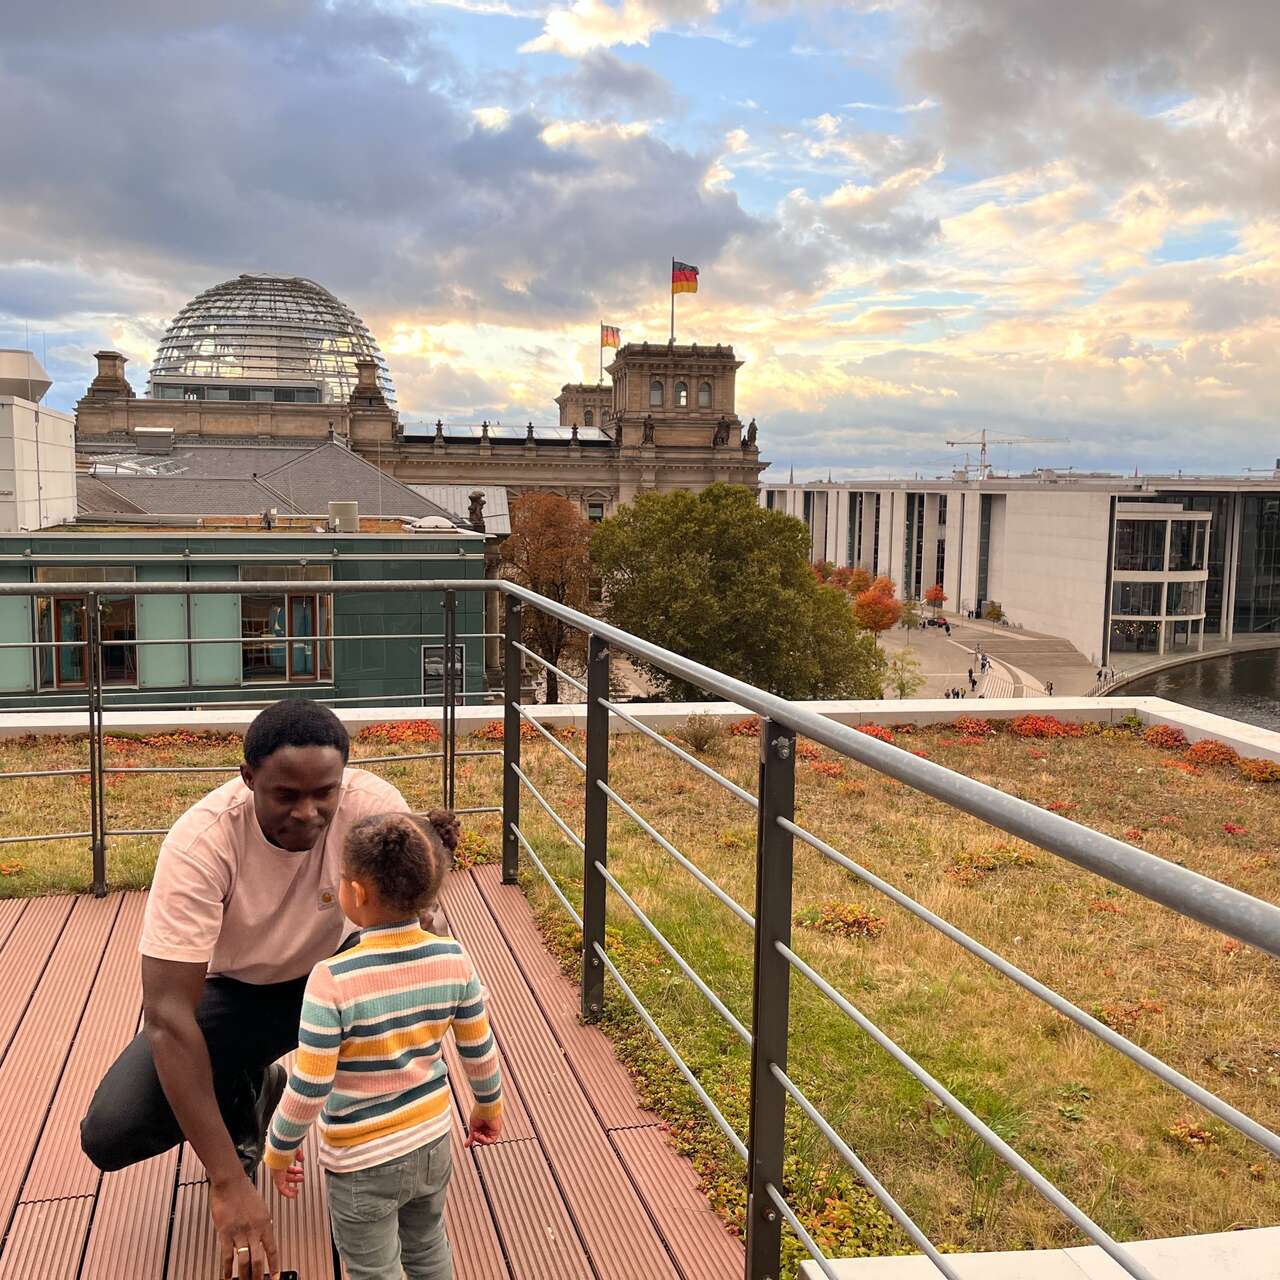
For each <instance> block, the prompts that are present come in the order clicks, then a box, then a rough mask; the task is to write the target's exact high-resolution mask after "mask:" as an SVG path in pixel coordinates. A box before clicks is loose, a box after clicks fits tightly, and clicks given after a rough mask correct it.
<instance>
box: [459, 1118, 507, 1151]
mask: <svg viewBox="0 0 1280 1280" xmlns="http://www.w3.org/2000/svg"><path fill="white" fill-rule="evenodd" d="M467 1128H468V1130H469V1132H468V1133H467V1141H466V1145H467V1146H468V1147H487V1146H490V1145H492V1144H493V1143H495V1142H497V1140H498V1137H499V1135H500V1134H501V1133H502V1117H501V1116H495V1117H494V1118H493V1119H492V1120H485V1119H483V1118H481V1117H480V1116H479V1115H477V1114H476V1112H475V1111H472V1113H471V1121H470V1123H469V1124H468V1125H467Z"/></svg>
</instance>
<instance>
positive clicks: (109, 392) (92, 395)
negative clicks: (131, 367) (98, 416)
mask: <svg viewBox="0 0 1280 1280" xmlns="http://www.w3.org/2000/svg"><path fill="white" fill-rule="evenodd" d="M93 358H94V359H95V360H96V361H97V362H98V374H97V377H95V378H94V380H93V381H92V382H91V383H89V390H88V391H86V392H85V396H86V398H88V399H90V400H132V399H133V398H134V396H133V388H132V387H131V386H130V385H129V380H128V378H126V377H125V376H124V367H125V365H126V364H127V363H128V361H127V360H126V359H125V358H124V356H122V355H121V354H120V353H119V352H118V351H95V352H94V354H93Z"/></svg>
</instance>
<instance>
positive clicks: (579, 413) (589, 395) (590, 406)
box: [556, 382, 613, 427]
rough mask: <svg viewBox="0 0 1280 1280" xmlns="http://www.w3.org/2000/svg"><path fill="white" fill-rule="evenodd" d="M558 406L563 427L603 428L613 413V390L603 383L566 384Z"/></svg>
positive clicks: (557, 397)
mask: <svg viewBox="0 0 1280 1280" xmlns="http://www.w3.org/2000/svg"><path fill="white" fill-rule="evenodd" d="M556 404H557V405H559V407H560V425H561V426H562V427H603V426H604V425H605V423H607V422H608V421H609V417H610V415H611V413H612V411H613V388H612V387H611V386H609V385H607V384H606V383H603V382H599V383H593V382H566V383H565V384H564V386H563V387H561V388H560V394H559V395H558V396H556Z"/></svg>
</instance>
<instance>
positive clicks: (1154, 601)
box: [1111, 582, 1164, 618]
mask: <svg viewBox="0 0 1280 1280" xmlns="http://www.w3.org/2000/svg"><path fill="white" fill-rule="evenodd" d="M1163 590H1164V583H1162V582H1117V583H1114V584H1113V585H1112V588H1111V612H1112V613H1113V614H1128V615H1130V616H1136V617H1140V618H1158V617H1160V615H1161V614H1162V613H1163V612H1164V610H1163V609H1162V608H1161V594H1162V592H1163Z"/></svg>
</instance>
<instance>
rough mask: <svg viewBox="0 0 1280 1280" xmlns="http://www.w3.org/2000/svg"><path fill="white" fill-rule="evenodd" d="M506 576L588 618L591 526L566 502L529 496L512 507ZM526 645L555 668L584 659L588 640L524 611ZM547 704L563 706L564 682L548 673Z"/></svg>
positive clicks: (502, 553)
mask: <svg viewBox="0 0 1280 1280" xmlns="http://www.w3.org/2000/svg"><path fill="white" fill-rule="evenodd" d="M499 554H500V556H501V557H502V568H503V576H504V577H507V578H510V579H511V581H512V582H518V583H519V584H520V585H521V586H522V587H528V588H529V590H530V591H536V592H538V594H539V595H544V596H546V597H547V598H548V599H549V600H554V601H556V603H557V604H563V605H567V606H568V607H569V608H570V609H579V610H581V611H583V612H585V611H586V610H587V608H588V603H589V598H590V589H591V525H590V524H589V523H588V521H587V520H586V518H585V517H584V516H583V514H582V512H581V511H579V510H578V508H577V506H576V505H575V504H574V503H572V502H570V501H569V500H568V498H561V497H559V496H557V495H556V494H554V493H526V494H522V495H521V496H520V497H518V498H516V499H515V500H514V501H513V502H512V504H511V534H510V536H509V537H508V538H507V540H506V541H505V542H504V543H503V544H502V549H501V551H500V552H499ZM521 613H522V616H523V621H522V624H521V626H522V630H523V634H524V643H525V644H526V645H528V647H529V648H530V649H532V650H533V652H534V653H536V654H537V655H538V656H539V657H540V658H544V659H545V660H546V661H547V662H550V663H552V664H553V665H555V666H557V667H558V666H561V665H563V662H564V660H565V659H566V658H571V657H580V656H581V655H582V654H583V653H584V651H585V648H586V640H585V637H584V636H583V634H582V632H581V631H579V630H578V629H577V628H576V627H571V626H569V625H568V624H567V623H563V622H560V621H559V620H558V619H556V618H552V617H550V616H549V615H548V614H546V613H544V612H543V611H542V610H541V609H534V608H531V607H529V606H526V607H525V608H524V609H523V610H522V611H521ZM547 701H548V702H559V701H560V680H559V677H558V676H557V675H556V673H555V672H554V671H548V672H547Z"/></svg>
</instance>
